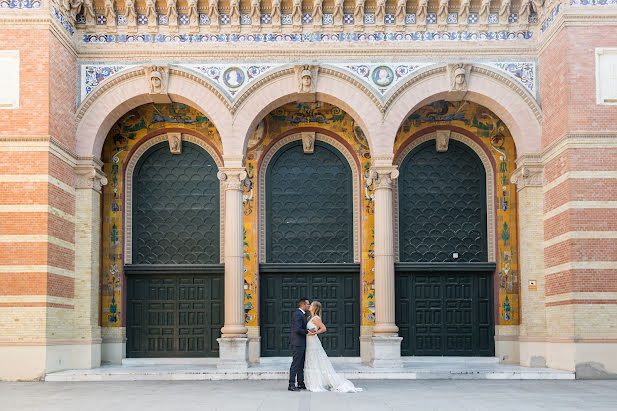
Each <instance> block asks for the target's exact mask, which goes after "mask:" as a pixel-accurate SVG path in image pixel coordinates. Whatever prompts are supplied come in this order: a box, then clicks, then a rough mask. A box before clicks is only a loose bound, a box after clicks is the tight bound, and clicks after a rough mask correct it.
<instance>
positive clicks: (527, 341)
mask: <svg viewBox="0 0 617 411" xmlns="http://www.w3.org/2000/svg"><path fill="white" fill-rule="evenodd" d="M516 163H517V169H516V170H515V171H514V173H512V182H513V183H514V184H516V186H517V191H518V228H519V257H520V284H521V302H520V307H521V313H520V315H521V320H520V327H519V350H520V363H521V365H525V366H528V367H529V366H531V367H545V366H546V344H545V339H546V309H545V306H544V304H545V296H544V288H545V287H544V271H543V269H544V254H543V249H542V242H543V240H544V229H543V228H544V227H543V224H542V158H541V155H539V154H535V155H533V154H525V155H522V156H521V157H519V158H518V159H517V161H516Z"/></svg>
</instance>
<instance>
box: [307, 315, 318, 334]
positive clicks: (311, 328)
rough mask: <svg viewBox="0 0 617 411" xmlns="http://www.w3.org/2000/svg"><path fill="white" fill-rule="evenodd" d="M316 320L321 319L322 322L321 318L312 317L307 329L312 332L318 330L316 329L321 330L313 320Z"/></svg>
mask: <svg viewBox="0 0 617 411" xmlns="http://www.w3.org/2000/svg"><path fill="white" fill-rule="evenodd" d="M314 318H319V319H320V320H321V318H320V317H319V316H318V315H314V316H312V317H311V319H310V320H309V322H308V323H307V324H306V328H307V329H308V330H309V331H311V330H316V329H318V328H319V327H317V326H316V325H315V323H314V322H313V319H314Z"/></svg>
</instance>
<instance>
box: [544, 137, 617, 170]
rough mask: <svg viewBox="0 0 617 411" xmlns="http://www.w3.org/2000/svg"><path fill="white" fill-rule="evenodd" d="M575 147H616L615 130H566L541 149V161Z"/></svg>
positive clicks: (545, 161)
mask: <svg viewBox="0 0 617 411" xmlns="http://www.w3.org/2000/svg"><path fill="white" fill-rule="evenodd" d="M577 148H594V149H603V148H617V131H615V132H610V131H568V132H566V133H564V134H562V135H561V137H559V138H557V139H556V140H555V141H553V142H552V143H550V144H549V145H548V146H547V147H546V148H545V149H544V151H542V162H543V164H546V163H548V162H550V161H551V160H552V159H554V158H555V157H557V156H559V155H560V154H561V153H563V152H564V151H566V150H568V149H577Z"/></svg>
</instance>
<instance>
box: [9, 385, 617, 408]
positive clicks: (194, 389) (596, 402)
mask: <svg viewBox="0 0 617 411" xmlns="http://www.w3.org/2000/svg"><path fill="white" fill-rule="evenodd" d="M357 385H358V386H360V387H363V388H364V389H365V391H364V392H361V393H357V394H336V393H308V392H298V393H296V392H288V391H287V390H286V387H285V384H284V382H283V381H178V382H173V381H151V382H147V381H135V382H68V383H66V382H40V383H0V410H2V411H20V410H28V411H30V410H37V411H38V410H62V411H72V410H80V411H97V410H105V411H121V410H131V411H137V410H148V411H156V410H165V411H170V410H182V411H188V410H199V411H214V410H217V411H219V410H229V411H243V410H265V411H278V410H281V411H283V410H285V411H289V410H299V411H329V410H336V411H347V410H350V411H351V410H353V411H360V410H371V411H381V410H400V411H403V410H404V411H410V410H457V411H458V410H495V409H497V410H499V411H502V410H517V411H521V410H525V411H528V410H560V411H561V410H569V409H572V410H574V409H587V410H594V411H595V410H612V411H615V410H616V409H617V381H614V380H613V381H580V380H579V381H491V380H482V381H479V380H476V381H460V380H459V381H452V380H434V381H399V380H397V381H367V380H364V381H358V382H357Z"/></svg>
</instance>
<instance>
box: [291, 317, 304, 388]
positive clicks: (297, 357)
mask: <svg viewBox="0 0 617 411" xmlns="http://www.w3.org/2000/svg"><path fill="white" fill-rule="evenodd" d="M306 334H308V330H307V329H306V317H305V316H304V314H303V313H302V311H301V310H300V309H299V308H298V309H297V310H296V311H295V312H294V313H293V315H292V316H291V335H290V336H289V344H290V345H291V355H292V356H293V360H292V361H291V368H290V369H289V385H290V386H295V385H296V377H297V378H298V386H303V385H304V354H305V352H306Z"/></svg>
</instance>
